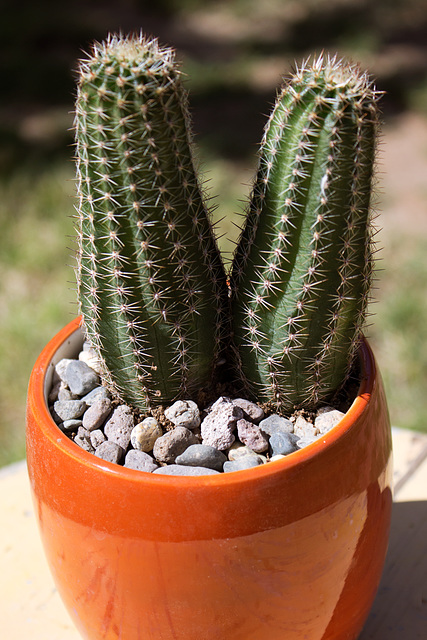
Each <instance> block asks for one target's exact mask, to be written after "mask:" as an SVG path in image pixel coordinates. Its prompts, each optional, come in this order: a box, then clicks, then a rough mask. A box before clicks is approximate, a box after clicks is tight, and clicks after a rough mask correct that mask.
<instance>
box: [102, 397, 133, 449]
mask: <svg viewBox="0 0 427 640" xmlns="http://www.w3.org/2000/svg"><path fill="white" fill-rule="evenodd" d="M134 424H135V422H134V418H133V414H132V409H131V408H130V407H128V406H127V405H126V404H121V405H119V406H118V407H116V408H115V409H114V411H113V414H112V416H111V417H110V418H108V420H107V422H106V423H105V425H104V433H105V435H106V436H107V438H108V440H109V441H110V442H115V443H116V444H118V445H120V446H121V447H122V448H123V449H124V450H125V451H126V449H127V448H128V446H129V443H130V436H131V433H132V429H133V427H134Z"/></svg>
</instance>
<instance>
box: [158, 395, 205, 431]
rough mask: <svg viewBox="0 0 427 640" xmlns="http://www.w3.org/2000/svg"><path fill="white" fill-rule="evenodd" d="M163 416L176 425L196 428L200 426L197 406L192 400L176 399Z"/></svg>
mask: <svg viewBox="0 0 427 640" xmlns="http://www.w3.org/2000/svg"><path fill="white" fill-rule="evenodd" d="M165 416H166V418H167V419H168V420H170V421H171V422H172V423H173V424H174V425H175V426H176V427H186V429H196V428H197V427H199V426H200V411H199V407H198V406H197V404H196V403H195V402H193V401H192V400H177V402H174V403H173V405H171V406H170V407H168V408H167V409H166V411H165Z"/></svg>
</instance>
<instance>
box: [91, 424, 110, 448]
mask: <svg viewBox="0 0 427 640" xmlns="http://www.w3.org/2000/svg"><path fill="white" fill-rule="evenodd" d="M89 437H90V443H91V445H92V447H93V448H94V449H96V448H97V447H99V445H100V444H102V443H103V442H105V441H106V440H107V438H106V437H105V435H104V432H103V431H101V429H95V431H91V432H90V436H89Z"/></svg>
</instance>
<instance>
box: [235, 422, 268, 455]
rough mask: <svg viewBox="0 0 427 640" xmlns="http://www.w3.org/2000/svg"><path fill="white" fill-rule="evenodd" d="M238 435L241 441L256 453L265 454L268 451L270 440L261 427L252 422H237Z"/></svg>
mask: <svg viewBox="0 0 427 640" xmlns="http://www.w3.org/2000/svg"><path fill="white" fill-rule="evenodd" d="M237 434H238V436H239V440H240V441H241V442H243V444H245V445H246V446H247V447H249V448H250V449H252V451H255V453H263V451H267V449H268V438H266V437H265V435H264V434H263V432H262V431H261V429H260V428H259V427H257V426H256V425H255V424H253V423H252V422H249V421H248V420H245V419H244V418H241V419H240V420H238V421H237Z"/></svg>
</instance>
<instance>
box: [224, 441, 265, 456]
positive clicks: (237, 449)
mask: <svg viewBox="0 0 427 640" xmlns="http://www.w3.org/2000/svg"><path fill="white" fill-rule="evenodd" d="M244 456H258V454H257V453H255V451H252V449H250V448H249V447H247V446H246V445H244V444H242V443H241V442H234V443H233V444H232V445H231V447H230V448H229V450H228V453H227V457H228V459H229V460H237V459H238V458H243V457H244ZM258 457H261V456H258Z"/></svg>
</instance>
